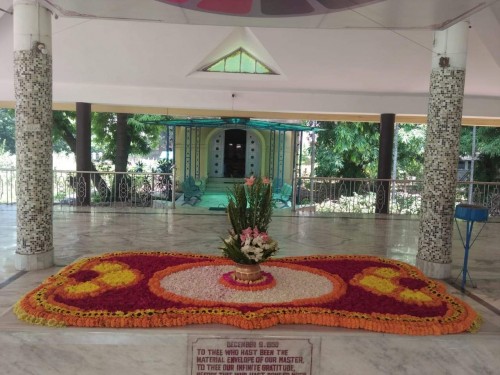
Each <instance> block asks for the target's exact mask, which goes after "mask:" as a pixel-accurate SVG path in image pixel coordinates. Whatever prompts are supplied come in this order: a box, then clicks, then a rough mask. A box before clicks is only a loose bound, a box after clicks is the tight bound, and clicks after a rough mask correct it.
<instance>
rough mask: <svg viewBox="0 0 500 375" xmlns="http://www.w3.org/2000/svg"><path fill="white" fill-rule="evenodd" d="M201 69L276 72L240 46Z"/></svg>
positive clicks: (223, 71)
mask: <svg viewBox="0 0 500 375" xmlns="http://www.w3.org/2000/svg"><path fill="white" fill-rule="evenodd" d="M201 70H202V71H204V72H217V73H243V74H277V73H276V72H275V71H273V70H272V69H271V68H269V67H268V66H267V65H266V64H264V63H263V62H262V61H260V60H258V59H257V58H256V57H254V56H253V55H252V54H251V53H249V52H248V51H247V50H245V49H244V48H242V47H240V48H238V49H236V50H234V51H233V52H231V53H229V54H227V55H226V56H223V57H221V58H220V59H218V60H216V61H214V62H213V63H211V64H209V65H208V66H206V67H204V68H203V69H201Z"/></svg>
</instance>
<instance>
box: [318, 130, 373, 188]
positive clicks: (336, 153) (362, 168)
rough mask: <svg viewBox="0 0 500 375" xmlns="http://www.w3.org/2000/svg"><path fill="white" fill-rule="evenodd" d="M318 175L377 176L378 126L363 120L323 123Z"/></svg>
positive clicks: (320, 134) (320, 133)
mask: <svg viewBox="0 0 500 375" xmlns="http://www.w3.org/2000/svg"><path fill="white" fill-rule="evenodd" d="M320 127H321V128H322V129H323V131H321V132H319V133H318V137H317V142H316V163H317V166H316V175H317V176H323V177H327V176H337V177H345V178H364V177H370V178H374V177H376V176H377V159H378V145H379V127H378V126H376V125H375V124H372V123H364V122H326V121H323V122H320Z"/></svg>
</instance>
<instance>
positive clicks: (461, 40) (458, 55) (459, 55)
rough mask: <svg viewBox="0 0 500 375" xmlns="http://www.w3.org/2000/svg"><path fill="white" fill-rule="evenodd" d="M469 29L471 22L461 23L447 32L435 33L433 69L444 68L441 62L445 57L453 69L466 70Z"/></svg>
mask: <svg viewBox="0 0 500 375" xmlns="http://www.w3.org/2000/svg"><path fill="white" fill-rule="evenodd" d="M469 27H470V23H469V21H461V22H458V23H456V24H455V25H453V26H451V27H449V28H448V29H446V30H438V31H436V32H435V33H434V47H433V51H432V52H433V54H432V69H437V68H442V66H441V65H440V60H441V58H442V57H444V58H449V66H450V67H451V68H452V69H460V70H465V66H466V60H467V41H468V38H469Z"/></svg>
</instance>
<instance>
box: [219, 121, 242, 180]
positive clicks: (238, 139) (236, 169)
mask: <svg viewBox="0 0 500 375" xmlns="http://www.w3.org/2000/svg"><path fill="white" fill-rule="evenodd" d="M246 133H247V132H246V131H245V130H241V129H230V130H226V134H225V136H224V177H236V178H241V177H245V157H246V148H247V137H246V135H247V134H246Z"/></svg>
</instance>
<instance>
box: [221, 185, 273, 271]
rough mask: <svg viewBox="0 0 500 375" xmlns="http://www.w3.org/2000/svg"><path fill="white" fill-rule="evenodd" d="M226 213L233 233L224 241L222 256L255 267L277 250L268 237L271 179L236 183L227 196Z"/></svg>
mask: <svg viewBox="0 0 500 375" xmlns="http://www.w3.org/2000/svg"><path fill="white" fill-rule="evenodd" d="M228 201H229V203H228V206H227V212H228V216H229V221H230V222H231V226H232V230H231V231H230V236H229V237H228V238H226V239H222V240H223V242H224V246H222V247H221V250H222V253H223V254H224V255H225V256H226V257H228V258H230V259H232V260H233V261H234V262H236V263H241V264H255V263H259V262H262V261H265V260H266V259H268V258H269V257H270V256H272V255H273V254H274V253H275V252H276V251H278V244H277V243H276V241H274V240H273V239H272V238H270V237H269V236H268V235H267V228H268V226H269V223H270V222H271V215H272V211H273V205H272V186H271V184H270V183H269V181H268V180H265V181H263V180H262V179H261V178H255V177H253V176H252V177H250V178H247V179H246V182H245V184H244V185H241V184H235V185H234V186H233V188H232V189H231V190H230V191H229V193H228Z"/></svg>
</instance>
